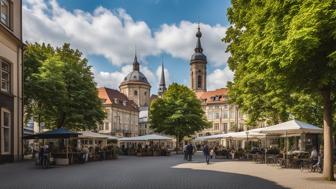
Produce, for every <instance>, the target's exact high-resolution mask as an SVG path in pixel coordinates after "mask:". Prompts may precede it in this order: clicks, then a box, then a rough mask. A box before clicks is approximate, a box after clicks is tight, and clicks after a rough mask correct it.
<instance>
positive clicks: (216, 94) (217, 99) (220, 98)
mask: <svg viewBox="0 0 336 189" xmlns="http://www.w3.org/2000/svg"><path fill="white" fill-rule="evenodd" d="M228 91H229V90H228V89H227V88H220V89H216V90H214V91H206V92H196V96H197V98H198V99H200V100H201V101H202V102H205V103H207V104H209V103H224V102H225V101H226V100H227V95H228Z"/></svg>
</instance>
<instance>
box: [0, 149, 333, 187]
mask: <svg viewBox="0 0 336 189" xmlns="http://www.w3.org/2000/svg"><path fill="white" fill-rule="evenodd" d="M316 175H317V176H316ZM318 176H320V175H318V174H311V173H305V172H303V173H301V172H300V171H299V170H279V169H278V168H275V167H272V166H267V165H257V164H254V163H251V162H237V161H220V160H216V161H215V162H212V163H211V164H210V165H206V164H205V163H204V159H203V157H202V155H201V154H197V155H196V156H195V157H194V160H193V161H192V162H191V163H189V162H185V161H184V160H183V159H182V156H180V155H172V156H170V157H125V156H124V157H120V158H119V159H118V160H110V161H101V162H90V163H86V164H82V165H71V166H67V167H57V168H51V169H45V170H44V169H38V168H36V167H35V166H34V164H33V162H31V161H29V162H20V163H12V164H4V165H0V188H1V189H2V188H6V189H7V188H13V189H18V188H25V189H30V188H31V189H39V188H71V189H76V188H94V189H100V188H106V189H114V188H116V189H124V188H125V189H126V188H134V189H175V188H183V189H189V188H190V189H215V188H234V189H239V188H255V189H263V188H265V189H271V188H275V189H278V188H279V189H280V188H319V189H322V188H323V189H327V188H336V185H335V184H333V185H332V184H330V183H327V182H324V181H320V180H316V178H318Z"/></svg>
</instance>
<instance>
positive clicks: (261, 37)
mask: <svg viewBox="0 0 336 189" xmlns="http://www.w3.org/2000/svg"><path fill="white" fill-rule="evenodd" d="M335 10H336V1H335V0H329V1H316V0H296V1H292V0H274V1H262V0H232V7H231V8H229V9H228V17H229V21H230V22H231V24H232V25H231V27H230V28H229V29H228V30H227V33H226V37H225V39H224V41H225V42H227V43H229V46H228V48H227V51H228V52H230V53H231V57H230V58H229V66H230V68H231V69H232V70H234V71H235V75H234V81H233V82H232V83H230V84H229V88H230V92H229V95H230V97H231V100H232V101H233V102H235V103H237V104H238V105H239V106H240V107H242V109H243V110H244V111H245V112H247V113H248V114H249V115H250V118H251V119H252V121H255V120H258V119H270V120H272V121H274V122H278V121H285V120H287V119H289V118H290V117H291V116H295V115H296V116H297V117H299V118H300V117H301V118H304V119H306V120H308V121H314V123H315V124H318V125H322V115H323V123H324V162H325V164H324V176H325V177H326V178H328V179H329V180H333V179H334V178H333V173H332V171H333V168H332V166H331V165H332V154H331V150H332V142H331V135H332V131H331V127H332V125H333V123H332V115H333V114H334V108H333V107H332V105H333V104H335V98H334V96H335V89H336V88H335V87H336V77H335V75H336V66H335V65H336V58H335V57H336V11H335Z"/></svg>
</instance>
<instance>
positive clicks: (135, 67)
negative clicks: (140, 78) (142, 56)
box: [133, 53, 140, 71]
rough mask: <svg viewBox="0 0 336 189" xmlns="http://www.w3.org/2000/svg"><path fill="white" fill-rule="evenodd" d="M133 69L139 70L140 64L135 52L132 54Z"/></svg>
mask: <svg viewBox="0 0 336 189" xmlns="http://www.w3.org/2000/svg"><path fill="white" fill-rule="evenodd" d="M133 71H140V65H139V62H138V57H137V55H136V53H135V55H134V61H133Z"/></svg>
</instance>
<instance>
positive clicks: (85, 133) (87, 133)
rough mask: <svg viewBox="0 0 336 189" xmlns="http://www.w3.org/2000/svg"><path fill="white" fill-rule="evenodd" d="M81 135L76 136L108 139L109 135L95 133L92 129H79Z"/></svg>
mask: <svg viewBox="0 0 336 189" xmlns="http://www.w3.org/2000/svg"><path fill="white" fill-rule="evenodd" d="M79 133H81V135H79V136H78V138H96V139H108V138H109V136H107V135H103V134H99V133H95V132H92V131H80V132H79Z"/></svg>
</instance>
